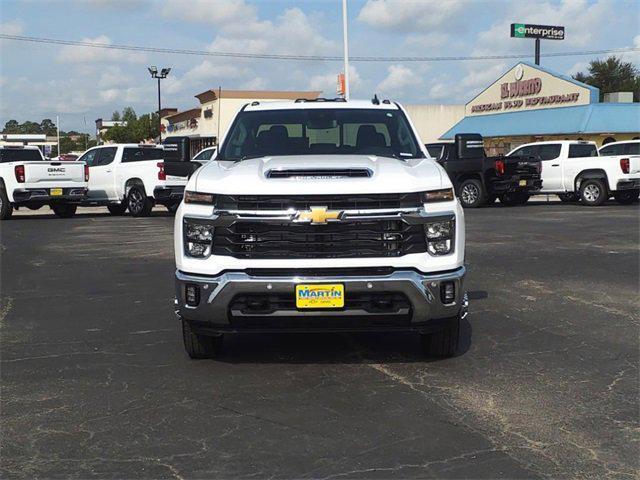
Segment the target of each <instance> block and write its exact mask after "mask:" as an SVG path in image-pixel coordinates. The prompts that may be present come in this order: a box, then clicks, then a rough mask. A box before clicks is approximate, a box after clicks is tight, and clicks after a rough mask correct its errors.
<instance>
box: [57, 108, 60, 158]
mask: <svg viewBox="0 0 640 480" xmlns="http://www.w3.org/2000/svg"><path fill="white" fill-rule="evenodd" d="M56 130H57V133H56V135H57V137H58V158H60V115H56Z"/></svg>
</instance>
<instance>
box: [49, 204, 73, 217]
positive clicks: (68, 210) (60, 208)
mask: <svg viewBox="0 0 640 480" xmlns="http://www.w3.org/2000/svg"><path fill="white" fill-rule="evenodd" d="M77 209H78V206H77V205H51V210H53V213H55V214H56V216H57V217H60V218H71V217H73V216H74V215H75V214H76V210H77Z"/></svg>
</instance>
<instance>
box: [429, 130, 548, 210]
mask: <svg viewBox="0 0 640 480" xmlns="http://www.w3.org/2000/svg"><path fill="white" fill-rule="evenodd" d="M425 146H426V148H427V151H428V152H429V154H430V155H431V156H432V157H433V158H435V159H436V160H437V161H438V162H439V163H440V164H441V165H442V166H443V167H444V169H445V170H446V171H447V173H448V174H449V178H451V181H452V182H453V185H454V187H455V189H456V193H457V195H458V197H459V198H460V203H462V206H463V207H466V208H475V207H480V206H482V205H485V204H492V203H494V202H495V201H496V198H500V202H501V203H504V204H507V205H518V204H523V203H525V202H526V201H527V200H528V199H529V197H530V196H531V195H533V194H535V193H536V192H538V191H539V190H540V188H541V185H542V181H541V179H540V168H541V167H540V161H539V160H538V159H536V158H535V157H533V156H530V157H527V158H519V159H517V160H515V159H509V158H505V157H487V156H486V154H485V151H484V146H483V139H482V135H479V134H477V133H462V134H457V135H456V136H455V140H454V141H453V142H435V143H428V144H426V145H425Z"/></svg>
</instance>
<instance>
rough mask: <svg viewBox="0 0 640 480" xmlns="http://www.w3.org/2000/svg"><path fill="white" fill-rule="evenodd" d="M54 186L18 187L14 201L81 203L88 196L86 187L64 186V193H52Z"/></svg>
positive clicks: (24, 202) (14, 193)
mask: <svg viewBox="0 0 640 480" xmlns="http://www.w3.org/2000/svg"><path fill="white" fill-rule="evenodd" d="M51 190H55V189H54V188H16V189H15V190H14V191H13V203H15V204H17V205H20V204H26V203H41V204H47V203H81V202H82V201H83V200H84V199H85V198H86V196H87V192H88V189H87V188H86V187H70V188H62V195H51Z"/></svg>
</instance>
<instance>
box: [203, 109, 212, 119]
mask: <svg viewBox="0 0 640 480" xmlns="http://www.w3.org/2000/svg"><path fill="white" fill-rule="evenodd" d="M204 118H213V110H205V111H204Z"/></svg>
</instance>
